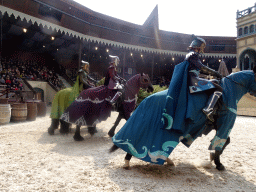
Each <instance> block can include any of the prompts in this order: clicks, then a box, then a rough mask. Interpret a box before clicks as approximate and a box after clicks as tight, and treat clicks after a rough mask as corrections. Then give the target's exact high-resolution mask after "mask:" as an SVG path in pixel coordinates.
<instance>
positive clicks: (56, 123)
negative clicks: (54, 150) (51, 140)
mask: <svg viewBox="0 0 256 192" xmlns="http://www.w3.org/2000/svg"><path fill="white" fill-rule="evenodd" d="M58 127H59V119H52V123H51V126H50V127H49V128H48V133H49V135H54V130H55V129H58Z"/></svg>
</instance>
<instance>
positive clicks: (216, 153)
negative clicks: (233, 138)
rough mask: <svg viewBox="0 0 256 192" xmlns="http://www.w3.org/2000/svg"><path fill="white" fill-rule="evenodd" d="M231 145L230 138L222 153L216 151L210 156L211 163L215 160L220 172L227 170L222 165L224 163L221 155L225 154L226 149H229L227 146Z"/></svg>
mask: <svg viewBox="0 0 256 192" xmlns="http://www.w3.org/2000/svg"><path fill="white" fill-rule="evenodd" d="M229 143H230V137H228V139H227V140H226V142H225V144H224V145H223V148H222V150H221V151H215V153H211V154H210V159H211V161H213V160H214V163H215V165H216V169H218V170H219V171H223V170H225V167H224V165H222V163H221V162H220V155H221V154H222V153H223V151H224V149H225V148H226V147H227V145H228V144H229Z"/></svg>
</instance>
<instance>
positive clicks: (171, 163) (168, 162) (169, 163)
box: [166, 158, 175, 166]
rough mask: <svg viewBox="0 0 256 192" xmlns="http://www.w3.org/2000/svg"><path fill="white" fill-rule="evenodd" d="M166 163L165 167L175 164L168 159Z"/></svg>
mask: <svg viewBox="0 0 256 192" xmlns="http://www.w3.org/2000/svg"><path fill="white" fill-rule="evenodd" d="M166 163H167V165H169V166H175V164H174V163H173V161H172V160H171V159H169V158H167V159H166Z"/></svg>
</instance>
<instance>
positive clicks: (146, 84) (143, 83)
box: [139, 73, 154, 93]
mask: <svg viewBox="0 0 256 192" xmlns="http://www.w3.org/2000/svg"><path fill="white" fill-rule="evenodd" d="M139 83H140V87H141V88H143V89H146V90H147V92H148V93H150V92H153V91H154V87H153V85H152V83H151V81H150V78H149V76H148V75H147V74H144V73H141V74H140V82H139Z"/></svg>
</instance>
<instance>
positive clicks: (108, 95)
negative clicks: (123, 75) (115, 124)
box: [60, 85, 136, 127]
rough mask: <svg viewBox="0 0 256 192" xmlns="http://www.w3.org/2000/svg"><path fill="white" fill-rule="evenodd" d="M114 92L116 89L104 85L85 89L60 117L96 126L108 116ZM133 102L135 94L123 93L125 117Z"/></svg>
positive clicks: (72, 121) (132, 106)
mask: <svg viewBox="0 0 256 192" xmlns="http://www.w3.org/2000/svg"><path fill="white" fill-rule="evenodd" d="M125 92H126V91H125ZM115 93H116V90H111V89H108V88H107V86H104V85H102V86H99V87H94V88H90V89H86V90H84V91H82V92H81V93H80V95H79V96H78V97H77V98H76V99H75V101H74V102H73V103H72V104H71V105H70V106H69V107H68V108H67V109H66V110H65V111H64V113H63V114H62V116H61V118H60V119H62V120H64V121H66V122H68V123H72V124H76V125H80V126H90V127H93V126H96V124H97V123H99V122H101V121H105V120H107V118H108V117H110V115H111V110H112V105H111V104H110V100H111V99H112V98H113V96H114V95H115ZM135 103H136V99H135V95H134V96H133V97H131V96H130V97H128V96H127V94H125V95H124V101H123V102H122V106H123V111H124V115H125V118H126V119H128V118H129V117H130V114H131V112H132V111H133V110H134V108H135Z"/></svg>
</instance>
